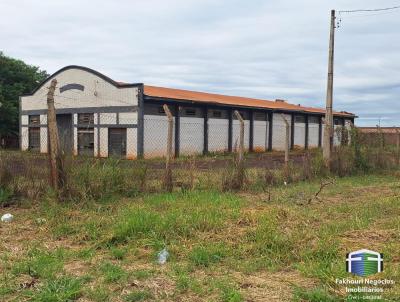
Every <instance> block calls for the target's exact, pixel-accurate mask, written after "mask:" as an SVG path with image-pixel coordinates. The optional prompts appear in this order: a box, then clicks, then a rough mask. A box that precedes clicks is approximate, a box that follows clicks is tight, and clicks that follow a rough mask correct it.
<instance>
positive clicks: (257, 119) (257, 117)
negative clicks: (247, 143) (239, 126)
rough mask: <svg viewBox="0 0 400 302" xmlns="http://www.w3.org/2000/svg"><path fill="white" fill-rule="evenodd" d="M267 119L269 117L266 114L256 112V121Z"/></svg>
mask: <svg viewBox="0 0 400 302" xmlns="http://www.w3.org/2000/svg"><path fill="white" fill-rule="evenodd" d="M266 119H267V115H266V113H265V112H255V113H254V120H256V121H265V120H266Z"/></svg>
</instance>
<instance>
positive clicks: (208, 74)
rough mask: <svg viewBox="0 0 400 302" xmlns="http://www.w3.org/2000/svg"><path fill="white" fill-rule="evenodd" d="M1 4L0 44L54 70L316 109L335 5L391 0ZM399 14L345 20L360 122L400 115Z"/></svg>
mask: <svg viewBox="0 0 400 302" xmlns="http://www.w3.org/2000/svg"><path fill="white" fill-rule="evenodd" d="M3 2H5V3H3ZM3 2H2V3H1V5H0V10H1V12H2V18H0V41H1V50H2V51H4V52H5V53H6V54H7V55H10V56H13V57H17V58H20V59H23V60H24V61H26V62H28V63H31V64H35V65H39V66H40V67H42V68H44V69H46V70H47V71H49V72H54V71H56V70H58V69H59V68H61V67H63V66H65V65H70V64H79V65H85V66H88V67H91V68H94V69H96V70H99V71H100V72H103V73H105V74H107V75H108V76H110V77H112V78H114V79H116V80H122V81H126V82H146V83H149V84H154V85H165V86H173V87H177V88H188V89H198V90H205V91H214V92H218V93H228V94H237V95H245V96H249V97H259V98H265V99H275V98H285V99H289V100H290V101H292V102H293V103H299V102H301V103H302V104H305V105H309V106H319V107H321V106H323V105H324V99H325V89H326V74H327V47H328V34H329V17H330V9H331V8H337V9H355V8H374V7H381V6H393V1H386V0H385V1H376V0H375V1H373V0H362V1H361V0H354V1H351V3H349V1H345V0H334V1H318V0H300V1H289V0H283V1H279V2H277V1H261V0H253V1H249V2H244V1H239V0H231V1H226V0H225V1H224V0H213V1H212V0H168V1H164V0H147V1H141V0H135V1H131V0H119V1H106V0H96V1H80V0H58V1H50V0H42V1H28V0H13V1H3ZM399 16H400V11H398V12H397V13H390V14H384V15H370V16H365V14H363V15H362V16H357V15H351V16H348V15H345V14H343V16H342V17H343V20H342V25H341V27H340V28H339V29H338V31H337V40H336V57H335V106H336V109H339V110H346V111H353V112H355V113H356V114H359V115H360V117H362V118H363V119H360V123H363V124H366V123H368V121H369V120H373V119H374V118H375V117H379V116H380V115H383V114H386V113H387V111H388V109H389V111H391V113H390V118H389V120H388V123H391V124H392V123H400V122H399V121H398V120H396V119H397V117H396V115H399V113H400V105H399V106H398V105H397V103H398V101H397V98H398V96H399V92H400V88H399V86H400V85H399V83H400V80H399V79H400V73H399V70H400V55H399V54H400V43H398V42H397V41H399V40H400V33H399V32H398V28H399V25H400V18H399ZM383 108H385V109H383ZM370 115H372V116H370ZM364 117H366V118H367V119H365V118H364Z"/></svg>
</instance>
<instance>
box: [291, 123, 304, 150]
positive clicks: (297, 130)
mask: <svg viewBox="0 0 400 302" xmlns="http://www.w3.org/2000/svg"><path fill="white" fill-rule="evenodd" d="M305 141H306V124H305V123H294V146H295V147H300V148H304V145H305Z"/></svg>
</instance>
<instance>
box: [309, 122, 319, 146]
mask: <svg viewBox="0 0 400 302" xmlns="http://www.w3.org/2000/svg"><path fill="white" fill-rule="evenodd" d="M318 136H319V124H315V123H309V124H308V147H309V148H317V147H318V141H319V138H318Z"/></svg>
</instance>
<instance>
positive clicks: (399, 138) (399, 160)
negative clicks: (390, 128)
mask: <svg viewBox="0 0 400 302" xmlns="http://www.w3.org/2000/svg"><path fill="white" fill-rule="evenodd" d="M395 129H396V133H397V137H396V150H397V159H396V162H397V165H399V164H400V131H399V128H398V127H396V128H395Z"/></svg>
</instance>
